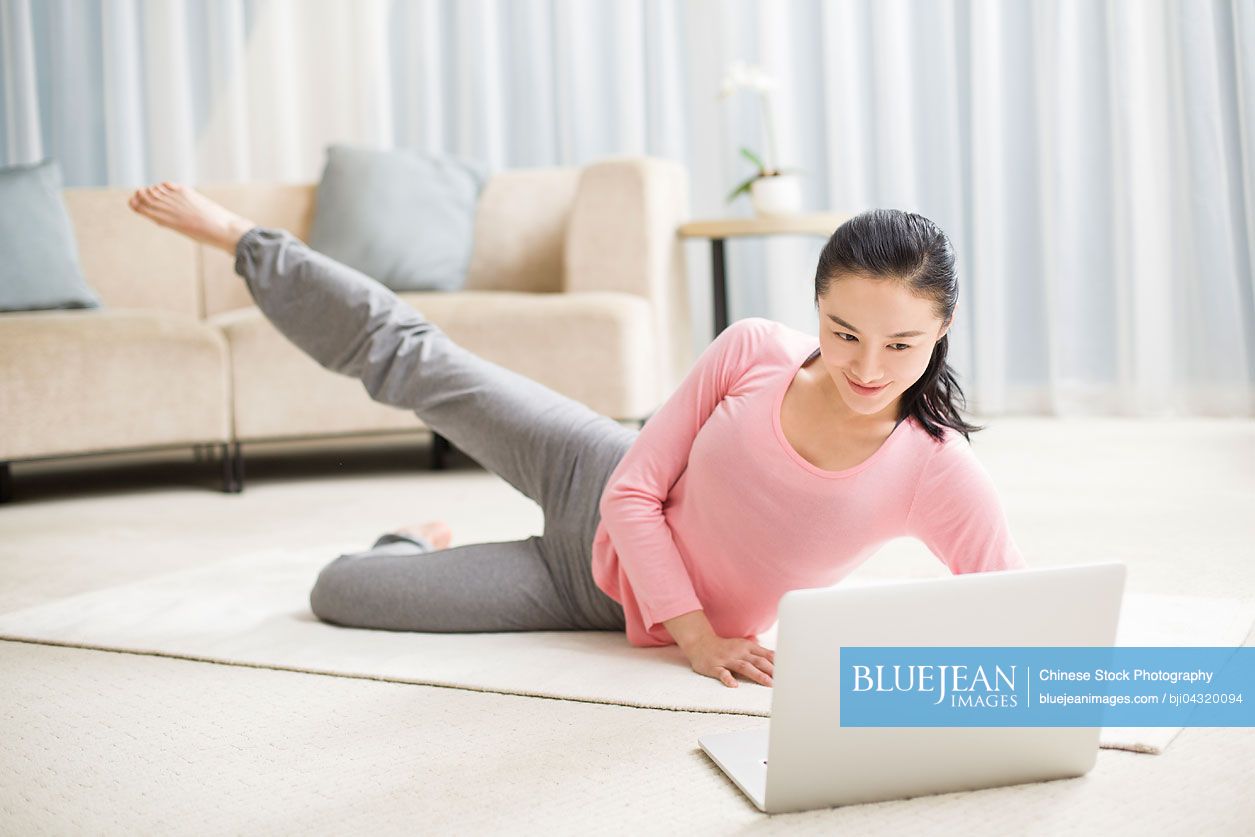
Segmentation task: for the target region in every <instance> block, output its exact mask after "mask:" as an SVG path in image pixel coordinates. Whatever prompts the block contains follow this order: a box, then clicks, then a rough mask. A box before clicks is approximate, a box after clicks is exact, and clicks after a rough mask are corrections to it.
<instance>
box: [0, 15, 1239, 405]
mask: <svg viewBox="0 0 1255 837" xmlns="http://www.w3.org/2000/svg"><path fill="white" fill-rule="evenodd" d="M0 47H2V56H0V72H2V73H3V79H2V81H3V83H2V84H0V111H2V112H3V114H4V130H3V132H2V133H0V161H2V162H4V163H6V164H11V163H20V162H29V161H33V160H37V159H40V158H42V157H45V156H52V157H56V158H58V159H59V160H60V161H61V164H62V166H63V168H64V171H65V174H66V179H67V182H68V184H69V185H80V186H82V185H106V184H108V185H133V184H140V183H145V182H148V181H152V180H158V179H177V180H184V181H188V182H193V183H197V182H199V183H205V182H220V181H232V180H286V181H292V180H298V181H312V180H315V179H317V177H318V176H319V173H320V169H321V165H322V154H323V149H324V147H325V146H326V144H327V143H329V142H333V141H342V142H357V143H362V144H369V145H377V146H406V147H414V148H422V149H428V150H438V151H448V152H452V153H457V154H463V155H468V156H474V157H478V158H481V159H484V160H486V161H488V163H489V164H490V165H491V166H493V167H496V168H505V167H519V166H551V165H574V164H583V163H586V162H588V161H591V160H594V159H597V158H599V157H604V156H608V155H617V154H652V155H657V156H662V157H670V158H674V159H677V160H680V161H682V162H684V163H685V164H686V165H687V166H688V169H689V172H690V176H691V182H692V195H691V206H692V209H693V214H694V216H695V217H717V216H723V215H728V214H733V215H743V214H748V212H749V211H750V210H749V207H748V205H747V204H746V201H745V199H744V198H742V199H741V200H740V202H739V203H735V204H733V205H731V206H729V205H727V204H725V202H724V196H725V195H726V194H727V192H728V191H729V190H730V188H731V187H732V185H733V184H735V183H736V182H738V181H739V180H740V179H742V178H743V177H744V176H746V175H747V173H748V172H747V171H746V166H747V164H746V163H745V161H744V160H743V159H741V158H740V157H739V156H738V154H737V148H738V147H739V146H740V145H750V146H751V147H760V146H761V143H760V138H761V136H762V126H761V124H760V122H759V119H760V118H761V111H760V109H759V107H758V103H757V102H756V101H754V99H753V97H752V95H751V94H748V93H742V94H738V96H736V97H733V98H731V99H728V100H726V101H721V100H720V99H719V98H718V96H717V94H718V90H719V85H720V79H721V76H722V74H723V71H724V69H725V68H726V66H727V65H728V64H729V63H731V62H732V61H733V60H735V59H744V60H746V61H748V62H750V63H753V64H758V65H760V66H762V67H763V68H764V69H765V70H766V71H767V72H768V73H770V74H771V75H772V76H773V77H774V78H775V79H776V83H777V86H776V89H775V91H774V93H773V94H772V96H773V107H774V109H775V114H776V119H775V121H776V124H777V131H778V135H779V136H778V140H779V150H780V155H781V157H782V159H783V161H784V163H785V164H787V165H794V166H797V167H800V168H801V169H803V170H804V173H805V198H806V204H807V206H808V208H813V209H830V210H834V211H840V212H857V211H860V210H862V209H866V208H869V207H874V206H883V207H896V208H899V209H906V210H912V211H916V212H920V213H922V214H924V215H926V216H928V217H930V218H932V219H933V220H934V221H936V222H937V223H938V224H940V225H941V227H942V228H943V229H945V230H946V231H947V233H948V234H949V235H950V237H951V239H952V240H953V242H954V246H955V249H956V252H957V254H958V263H959V268H960V271H961V294H960V297H961V299H960V309H959V315H958V320H957V321H956V324H955V327H954V330H953V331H952V332H951V333H952V337H953V339H952V343H951V349H952V351H951V363H952V365H953V366H954V367H955V368H956V369H957V370H958V373H959V377H960V382H961V384H962V386H963V387H964V390H965V391H966V393H967V394H968V396H969V404H970V406H971V407H972V408H973V410H974V411H977V412H978V413H979V414H981V415H996V414H1003V413H1040V414H1051V415H1139V416H1173V415H1215V416H1225V415H1228V416H1250V415H1252V412H1253V409H1252V408H1253V406H1255V399H1253V398H1252V394H1253V392H1255V387H1253V386H1252V382H1253V381H1255V301H1253V287H1252V285H1253V276H1255V274H1253V272H1252V263H1253V261H1255V171H1253V170H1252V168H1253V166H1255V3H1251V2H1224V1H1223V0H1181V1H1180V2H1165V1H1164V0H1122V1H1121V0H1112V2H1106V3H1103V2H1093V0H1047V1H1044V2H1007V1H1006V0H933V2H917V0H843V1H839V2H838V1H834V2H822V0H805V1H803V0H794V1H793V2H777V1H776V0H772V2H767V1H766V0H761V1H760V2H755V1H754V0H740V2H721V1H720V0H702V1H700V2H699V1H698V0H693V1H692V2H669V0H617V1H616V2H605V3H588V2H580V0H525V1H524V2H519V1H518V0H417V1H416V2H402V0H394V1H393V2H389V1H388V0H249V1H246V0H153V1H152V2H145V0H111V1H108V2H84V0H61V2H55V1H54V0H0ZM821 245H822V241H821V240H818V239H805V238H802V239H769V240H746V241H736V242H732V243H731V244H730V245H729V272H730V284H731V287H730V296H731V308H732V312H731V314H732V317H733V318H738V317H745V316H765V317H770V318H772V319H776V320H780V321H782V322H785V323H787V324H789V325H792V326H794V327H795V328H799V329H802V330H806V331H814V330H816V329H817V323H816V319H815V315H814V308H813V306H812V302H811V294H812V281H813V271H814V264H815V258H816V256H817V254H818V252H819V249H820V246H821ZM708 276H709V262H708V255H707V250H706V248H705V247H703V246H701V245H700V244H697V243H694V244H692V245H690V250H689V280H690V284H691V289H690V293H691V294H692V298H693V300H692V301H693V310H694V311H695V312H696V316H697V318H698V319H697V322H695V328H696V331H697V333H698V334H699V335H705V337H703V338H702V339H701V340H700V341H699V345H695V346H694V349H695V350H699V349H700V348H701V346H702V345H704V343H705V341H706V340H707V339H709V338H708V335H709V333H710V313H709V312H710V298H709V294H710V290H709V280H708Z"/></svg>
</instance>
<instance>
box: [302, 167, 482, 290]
mask: <svg viewBox="0 0 1255 837" xmlns="http://www.w3.org/2000/svg"><path fill="white" fill-rule="evenodd" d="M487 180H488V167H487V166H486V165H485V164H483V163H479V162H475V161H472V160H465V159H462V158H459V157H454V156H451V155H446V154H428V153H424V152H419V151H413V150H409V149H392V150H382V149H373V148H357V147H353V146H348V145H331V146H329V147H328V148H327V163H326V166H325V167H324V169H323V173H322V180H321V181H320V182H319V184H318V191H317V195H316V202H315V206H314V220H313V223H312V225H311V227H310V235H309V239H310V240H309V245H310V246H311V247H312V248H314V249H315V250H318V251H319V252H322V253H325V254H326V255H328V256H330V257H331V258H333V259H335V260H336V261H338V262H343V263H344V264H347V265H349V266H350V267H355V268H357V269H358V270H360V271H361V272H362V273H365V274H366V275H367V276H370V277H372V278H374V279H378V280H379V281H380V282H382V283H383V284H385V285H387V286H388V287H389V288H391V289H392V290H394V291H427V290H436V291H453V290H457V289H458V288H461V287H463V285H464V284H465V282H466V269H467V266H468V264H469V263H470V260H471V246H472V244H473V232H474V224H475V207H476V204H477V203H478V201H479V194H480V191H481V190H482V189H483V187H484V184H485V183H486V182H487Z"/></svg>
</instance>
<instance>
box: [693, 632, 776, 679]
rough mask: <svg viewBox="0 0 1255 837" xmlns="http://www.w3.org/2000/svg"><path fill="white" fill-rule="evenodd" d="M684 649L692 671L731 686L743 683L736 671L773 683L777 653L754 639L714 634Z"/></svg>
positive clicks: (747, 676)
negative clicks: (737, 678) (738, 678)
mask: <svg viewBox="0 0 1255 837" xmlns="http://www.w3.org/2000/svg"><path fill="white" fill-rule="evenodd" d="M683 650H684V653H685V654H686V655H688V658H689V663H690V664H691V665H692V667H693V671H695V672H697V673H698V674H704V675H706V676H707V677H713V678H715V679H716V680H718V681H720V682H721V683H723V685H725V686H728V687H729V688H736V687H737V686H739V685H740V684H739V683H738V682H737V680H736V677H735V676H734V675H736V674H740V675H742V676H744V677H745V678H747V679H749V680H752V681H754V682H755V683H760V684H762V685H764V686H770V685H771V676H772V674H773V672H774V670H775V660H776V652H775V651H772V650H771V649H770V648H764V647H763V646H761V645H759V644H758V642H757V641H756V640H754V639H743V638H741V637H730V638H729V637H721V636H716V635H714V634H711V635H710V636H708V637H702V638H701V639H698V640H695V641H694V642H693V643H692V644H690V645H689V646H688V647H686V648H684V649H683Z"/></svg>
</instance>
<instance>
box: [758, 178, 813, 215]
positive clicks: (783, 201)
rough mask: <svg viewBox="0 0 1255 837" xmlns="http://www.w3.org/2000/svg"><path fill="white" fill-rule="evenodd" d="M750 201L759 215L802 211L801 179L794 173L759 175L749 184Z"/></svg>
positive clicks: (790, 213) (794, 213) (788, 213)
mask: <svg viewBox="0 0 1255 837" xmlns="http://www.w3.org/2000/svg"><path fill="white" fill-rule="evenodd" d="M750 202H751V203H753V204H754V212H755V213H757V214H759V215H796V214H797V213H799V212H801V211H802V179H801V178H800V177H798V176H797V175H796V174H777V175H774V176H772V177H760V178H758V179H757V180H755V181H754V182H753V183H751V184H750Z"/></svg>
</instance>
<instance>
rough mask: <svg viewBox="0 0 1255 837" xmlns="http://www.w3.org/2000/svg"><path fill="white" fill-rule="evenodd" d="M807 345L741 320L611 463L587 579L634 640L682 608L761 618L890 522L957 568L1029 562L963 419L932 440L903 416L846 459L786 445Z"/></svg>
mask: <svg viewBox="0 0 1255 837" xmlns="http://www.w3.org/2000/svg"><path fill="white" fill-rule="evenodd" d="M818 351H819V341H818V339H817V338H816V337H814V336H813V335H808V334H804V333H802V332H800V331H797V330H795V329H792V328H789V327H788V326H785V325H783V324H781V323H777V322H774V321H772V320H768V319H763V318H760V317H750V318H748V319H742V320H738V321H737V322H735V323H733V324H732V325H730V326H729V327H728V328H727V329H725V330H724V331H723V332H722V333H721V334H720V335H719V336H718V337H717V338H716V339H715V340H714V342H712V343H711V344H710V346H708V347H707V348H706V350H705V351H704V352H702V354H701V356H700V357H699V358H698V359H697V362H696V364H694V366H693V368H692V369H691V370H690V371H689V373H688V375H687V376H686V377H685V379H684V381H683V382H682V383H681V384H680V386H679V388H678V389H677V390H676V391H675V393H674V394H673V395H672V396H671V398H670V399H668V400H667V402H666V403H665V404H663V405H662V407H660V408H659V409H658V411H657V412H655V413H654V415H653V416H651V417H650V419H649V420H648V421H647V422H646V423H645V426H644V427H643V428H641V432H640V435H639V436H638V437H637V439H636V441H635V442H634V443H633V444H632V446H631V448H630V449H629V450H628V452H627V454H626V455H625V456H624V457H623V459H622V460H621V461H620V462H619V464H618V466H617V467H616V468H615V470H614V472H613V473H612V474H611V475H610V478H609V480H608V481H607V483H606V486H605V489H604V490H603V492H602V496H601V500H600V511H601V521H600V523H599V524H598V526H597V530H596V533H595V535H594V539H593V557H592V567H593V579H594V580H595V581H596V583H597V586H598V587H600V588H601V589H602V590H603V591H605V593H606V594H607V595H609V596H610V597H611V598H613V599H614V600H615V601H617V602H619V603H620V604H622V605H623V610H624V615H625V617H626V620H627V625H626V630H627V638H628V641H629V642H630V643H631V644H632V645H637V646H653V645H670V644H672V643H673V642H674V640H673V639H672V638H671V635H670V634H669V633H668V632H667V629H666V626H665V625H663V624H662V623H663V622H664V621H666V620H668V619H671V618H673V617H675V616H680V615H682V614H685V613H688V612H689V611H693V610H703V611H705V613H706V618H707V619H708V620H709V621H710V624H711V627H713V628H714V630H715V633H716V634H718V635H719V636H724V637H745V636H752V635H756V634H758V633H761V632H763V631H765V630H767V629H768V628H770V627H771V626H772V625H773V624H774V623H775V621H776V609H777V606H778V605H779V601H780V597H781V596H782V595H784V594H785V593H786V592H788V591H789V590H794V589H799V588H810V587H827V586H830V585H832V584H835V583H836V582H838V581H840V580H841V579H842V578H844V577H845V576H847V575H849V574H850V573H851V572H853V571H854V570H855V569H856V568H857V567H858V566H859V565H860V564H862V563H863V562H864V561H866V560H867V559H868V558H869V557H870V556H871V555H872V554H873V553H875V551H876V550H877V549H878V548H879V547H880V546H881V545H883V544H884V543H886V542H887V541H890V540H892V539H894V538H897V537H902V536H912V537H916V538H918V539H919V540H921V541H923V543H924V544H925V545H926V546H927V547H928V548H929V549H930V550H931V551H932V553H933V554H934V555H936V556H937V557H938V558H939V559H940V560H941V561H942V562H944V563H945V564H946V566H948V567H949V568H950V570H951V572H953V573H956V574H957V573H970V572H987V571H991V570H1003V569H1014V568H1018V567H1023V566H1025V561H1024V558H1023V555H1022V554H1021V553H1020V550H1019V548H1018V546H1017V545H1016V543H1015V540H1014V539H1013V537H1012V535H1011V532H1010V529H1009V527H1008V525H1007V519H1006V515H1005V513H1004V511H1003V508H1002V503H1001V499H1000V497H999V495H998V491H997V488H996V487H995V485H994V483H993V480H992V479H991V478H990V476H989V474H988V472H987V471H986V470H985V469H984V467H983V466H982V465H981V463H980V461H979V460H978V459H977V458H976V456H975V454H973V452H972V449H971V446H970V445H969V444H968V442H967V440H966V439H965V438H964V437H963V436H962V434H960V433H959V432H958V431H955V430H953V429H951V428H945V431H946V434H945V438H944V440H943V441H940V442H939V441H936V440H934V439H933V438H932V437H931V436H929V435H928V433H927V432H926V431H925V430H924V429H923V427H921V426H920V425H919V424H918V423H917V422H916V421H915V419H914V418H907V419H906V420H905V421H902V422H901V423H899V424H898V426H897V427H896V428H894V430H893V433H892V434H890V436H889V438H888V439H887V440H886V441H885V442H884V444H882V445H881V447H880V448H879V449H878V450H877V451H876V452H875V453H874V454H872V456H871V457H870V458H868V459H867V460H865V461H863V462H861V463H859V464H858V465H855V466H854V467H852V468H847V469H845V470H843V471H826V470H823V469H821V468H818V467H816V466H815V465H813V464H811V463H810V462H808V461H807V460H805V459H803V458H802V456H801V455H800V454H799V453H797V451H795V450H794V449H793V447H792V446H791V445H790V444H789V442H788V440H787V438H786V437H785V435H784V432H783V431H782V430H781V425H780V407H781V404H782V403H783V402H784V394H785V391H786V390H787V389H788V386H789V384H790V383H791V382H792V380H793V377H794V375H796V374H797V372H798V370H799V369H800V368H801V366H802V364H803V363H805V361H806V360H808V359H809V358H810V357H811V356H812V355H813V354H815V353H816V352H818Z"/></svg>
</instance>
